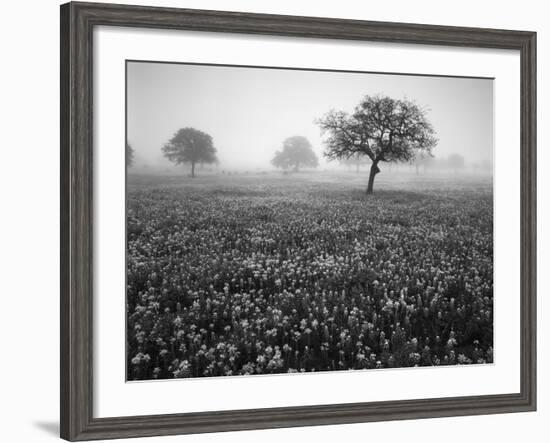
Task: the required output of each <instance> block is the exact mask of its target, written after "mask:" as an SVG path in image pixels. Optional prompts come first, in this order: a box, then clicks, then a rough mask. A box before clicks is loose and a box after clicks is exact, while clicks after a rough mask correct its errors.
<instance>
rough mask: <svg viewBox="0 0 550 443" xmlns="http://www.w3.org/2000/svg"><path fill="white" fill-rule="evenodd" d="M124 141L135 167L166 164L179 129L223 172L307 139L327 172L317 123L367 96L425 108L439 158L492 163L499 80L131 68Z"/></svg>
mask: <svg viewBox="0 0 550 443" xmlns="http://www.w3.org/2000/svg"><path fill="white" fill-rule="evenodd" d="M127 94H128V95H127V100H128V101H127V119H128V121H127V138H128V142H129V143H130V144H131V145H132V147H133V149H134V151H135V158H136V164H137V165H142V164H144V163H147V164H152V165H156V166H160V165H168V164H169V163H168V161H167V160H166V159H164V158H163V157H162V154H161V151H160V149H161V147H162V145H163V144H164V143H166V142H167V141H168V140H169V139H170V138H171V137H172V136H173V135H174V133H175V132H176V131H177V130H178V129H179V128H182V127H186V126H192V127H194V128H196V129H200V130H201V131H204V132H207V133H208V134H210V135H211V136H212V137H213V140H214V146H215V147H216V148H217V150H218V158H219V159H220V162H221V163H220V167H222V168H223V167H228V168H231V167H239V168H254V167H266V168H268V167H270V163H269V162H270V160H271V159H272V157H273V154H274V152H275V151H276V150H278V149H281V147H282V143H283V140H284V139H285V138H287V137H290V136H294V135H303V136H305V137H307V138H308V139H309V141H310V142H311V144H312V145H313V150H314V151H315V152H316V153H317V155H318V156H319V160H320V164H321V166H325V165H327V162H326V160H325V159H324V158H323V157H322V152H323V150H324V146H323V144H322V137H321V134H320V130H319V127H318V126H317V125H316V124H315V123H314V121H315V119H317V118H319V117H322V116H323V115H324V114H325V113H326V112H328V111H329V110H330V109H336V110H345V111H348V112H351V111H353V108H354V107H355V106H356V105H357V104H358V103H359V101H360V100H361V98H362V97H363V96H364V95H367V94H369V95H373V94H384V95H388V96H390V97H392V98H404V97H406V98H408V99H410V100H414V101H415V102H416V103H417V104H418V105H420V106H421V107H423V108H427V109H428V113H427V117H428V119H429V121H430V122H431V123H432V125H433V126H434V129H435V131H436V132H437V137H438V138H439V143H438V145H437V146H436V147H435V149H434V151H433V153H434V155H435V157H437V158H446V157H447V156H448V155H449V154H451V153H459V154H461V155H463V156H464V157H465V159H466V161H467V162H481V161H489V162H492V156H493V153H492V152H493V82H492V80H490V79H470V78H448V77H424V76H412V75H388V74H368V73H345V72H319V71H304V70H283V69H261V68H237V67H222V66H199V65H183V64H168V63H150V62H146V63H142V62H128V66H127Z"/></svg>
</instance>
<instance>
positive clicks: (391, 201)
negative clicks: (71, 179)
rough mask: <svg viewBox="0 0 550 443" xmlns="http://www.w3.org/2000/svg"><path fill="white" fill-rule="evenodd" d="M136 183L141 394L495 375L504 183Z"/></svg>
mask: <svg viewBox="0 0 550 443" xmlns="http://www.w3.org/2000/svg"><path fill="white" fill-rule="evenodd" d="M198 172H199V176H198V177H196V178H194V179H191V178H189V177H184V176H165V177H158V176H145V175H142V176H135V175H130V176H129V177H128V202H127V218H128V220H127V232H128V234H127V236H128V255H127V256H128V288H127V314H128V321H127V327H128V333H127V340H128V343H127V347H128V355H127V362H128V365H127V367H128V373H127V377H128V379H129V380H136V379H153V378H159V379H160V378H172V377H199V376H217V375H238V374H266V373H282V372H296V371H302V372H303V371H324V370H340V369H342V370H343V369H369V368H385V367H409V366H427V365H453V364H473V363H486V362H492V358H493V356H492V345H493V329H492V325H493V204H492V181H491V180H490V178H489V179H488V178H482V177H474V176H462V177H454V178H452V179H448V178H447V179H443V178H442V177H437V176H424V175H418V176H416V175H414V174H403V173H400V174H399V175H398V174H393V175H392V173H391V172H384V173H382V174H380V175H379V176H378V177H377V180H376V183H375V193H374V194H373V195H370V196H368V197H367V196H366V195H365V193H364V189H365V186H366V180H367V173H366V172H362V173H355V172H338V173H336V172H317V173H313V172H312V173H298V174H290V175H283V174H281V173H264V174H260V173H257V174H254V173H247V174H245V173H241V174H232V175H227V174H211V173H210V174H209V173H203V175H202V176H201V175H200V174H201V171H200V170H199V171H198Z"/></svg>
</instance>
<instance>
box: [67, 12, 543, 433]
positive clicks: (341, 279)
mask: <svg viewBox="0 0 550 443" xmlns="http://www.w3.org/2000/svg"><path fill="white" fill-rule="evenodd" d="M535 45H536V34H535V33H532V32H524V31H509V30H495V29H474V28H456V27H445V26H427V25H420V24H404V23H380V22H368V21H356V20H341V19H331V18H313V17H294V16H277V15H262V14H248V13H235V12H218V11H201V10H188V9H168V8H155V7H141V6H139V7H138V6H121V5H113V4H98V3H93V4H91V3H68V4H65V5H63V6H61V437H62V438H64V439H67V440H70V441H75V440H91V439H106V438H122V437H143V436H153V435H169V434H186V433H201V432H218V431H230V430H246V429H260V428H279V427H290V426H309V425H324V424H339V423H340V424H342V423H356V422H369V421H380V420H398V419H399V420H400V419H418V418H429V417H444V416H456V415H470V414H493V413H505V412H506V413H508V412H519V411H533V410H535V408H536V360H535V349H536V323H535V321H536V310H535V309H536V297H535V277H536V239H535V232H536V229H535V228H536V207H535V205H536V203H535V202H536V189H535V183H536V177H535V170H536V140H535V134H536V112H535V110H536V85H535V78H536V75H535V74H536V73H535V70H536V46H535Z"/></svg>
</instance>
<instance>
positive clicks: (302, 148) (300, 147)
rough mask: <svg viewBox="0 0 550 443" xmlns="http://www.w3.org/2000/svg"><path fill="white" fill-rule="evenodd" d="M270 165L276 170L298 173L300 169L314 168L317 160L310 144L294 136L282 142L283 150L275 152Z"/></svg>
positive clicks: (304, 139)
mask: <svg viewBox="0 0 550 443" xmlns="http://www.w3.org/2000/svg"><path fill="white" fill-rule="evenodd" d="M271 164H272V165H273V166H275V167H276V168H281V169H285V170H286V169H289V168H292V169H293V170H294V171H298V170H299V169H300V167H305V168H316V167H317V166H318V165H319V160H318V159H317V156H316V155H315V152H313V149H311V143H309V140H308V139H307V138H305V137H302V136H301V135H296V136H294V137H289V138H287V139H286V140H285V141H284V142H283V149H282V150H281V151H277V152H275V156H274V157H273V160H271Z"/></svg>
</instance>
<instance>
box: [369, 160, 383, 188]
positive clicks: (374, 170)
mask: <svg viewBox="0 0 550 443" xmlns="http://www.w3.org/2000/svg"><path fill="white" fill-rule="evenodd" d="M379 172H380V168H378V162H373V163H372V165H371V167H370V174H369V184H368V186H367V194H372V189H373V187H374V177H376V174H378V173H379Z"/></svg>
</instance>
